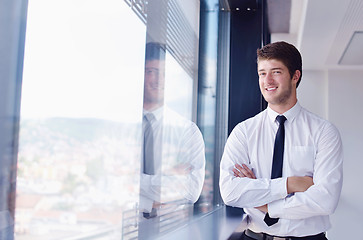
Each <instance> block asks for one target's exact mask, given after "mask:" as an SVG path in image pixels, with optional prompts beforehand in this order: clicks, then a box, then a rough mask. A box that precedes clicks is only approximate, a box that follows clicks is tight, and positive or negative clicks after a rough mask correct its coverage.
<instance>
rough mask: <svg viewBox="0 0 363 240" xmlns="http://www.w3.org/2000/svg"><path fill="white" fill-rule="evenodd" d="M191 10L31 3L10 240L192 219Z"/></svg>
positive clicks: (194, 37) (198, 144)
mask: <svg viewBox="0 0 363 240" xmlns="http://www.w3.org/2000/svg"><path fill="white" fill-rule="evenodd" d="M198 43H199V1H197V0H188V1H184V0H169V1H143V0H141V1H134V0H125V1H122V0H102V1H101V0H31V1H29V7H28V20H27V32H26V45H25V60H24V75H23V89H22V100H21V121H20V134H19V153H18V173H17V192H16V211H15V220H16V222H15V236H16V239H24V240H25V239H31V240H36V239H47V240H51V239H137V238H139V239H143V238H146V236H148V237H150V236H157V235H160V234H163V233H166V232H168V231H169V230H172V229H175V227H177V226H180V225H181V223H184V222H185V221H187V220H188V219H189V217H191V216H193V215H194V214H195V212H200V211H195V207H196V204H197V203H198V202H202V203H203V204H205V205H208V199H209V200H210V201H211V198H210V197H207V200H205V199H204V200H203V201H198V199H200V198H201V196H210V194H211V191H212V190H211V189H212V184H213V183H212V179H210V178H211V176H209V179H208V181H205V143H204V139H203V136H202V134H201V132H200V130H199V128H198V127H197V125H196V124H195V123H194V122H196V117H197V94H198V90H197V87H198V74H197V73H198V67H197V66H198V46H199V45H198Z"/></svg>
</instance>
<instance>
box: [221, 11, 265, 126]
mask: <svg viewBox="0 0 363 240" xmlns="http://www.w3.org/2000/svg"><path fill="white" fill-rule="evenodd" d="M262 32H263V27H262V10H261V7H258V8H257V9H249V10H248V9H246V8H243V9H240V10H239V11H236V10H235V11H232V13H231V53H230V56H231V59H230V60H231V62H230V63H231V64H230V92H229V121H228V133H230V132H231V131H232V129H233V128H234V127H235V126H236V125H237V124H238V123H239V122H241V121H243V120H246V119H248V118H250V117H253V116H254V115H256V114H257V113H259V112H260V111H261V110H262V106H263V103H262V98H261V94H260V90H259V85H258V75H257V63H256V50H257V49H258V48H260V47H261V41H262Z"/></svg>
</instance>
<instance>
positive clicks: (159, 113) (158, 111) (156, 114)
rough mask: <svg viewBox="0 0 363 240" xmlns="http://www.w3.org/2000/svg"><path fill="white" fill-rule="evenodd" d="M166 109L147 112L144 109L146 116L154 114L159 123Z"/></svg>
mask: <svg viewBox="0 0 363 240" xmlns="http://www.w3.org/2000/svg"><path fill="white" fill-rule="evenodd" d="M163 112H164V107H159V108H157V109H155V110H154V111H151V112H150V111H147V110H145V109H144V115H146V114H148V113H152V114H153V115H154V117H155V119H156V121H159V120H160V119H161V118H162V117H163Z"/></svg>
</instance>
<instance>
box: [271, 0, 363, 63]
mask: <svg viewBox="0 0 363 240" xmlns="http://www.w3.org/2000/svg"><path fill="white" fill-rule="evenodd" d="M271 2H275V3H274V5H278V4H280V7H279V6H274V8H276V9H277V10H278V11H277V10H275V11H272V12H270V11H269V18H270V19H274V18H283V17H284V16H283V17H281V16H282V13H281V10H282V9H284V8H286V1H276V0H268V4H271ZM288 2H289V1H288ZM287 14H290V19H289V22H290V24H289V25H290V28H289V31H288V32H286V31H285V32H284V31H282V30H274V28H273V26H272V27H271V26H270V29H271V30H272V36H271V41H279V40H284V41H287V42H291V43H293V44H295V45H296V46H297V47H298V48H299V49H300V51H301V53H302V55H303V65H304V69H315V70H321V69H363V1H361V0H319V1H316V0H291V9H290V12H289V13H287ZM285 17H286V14H285ZM285 21H286V20H285ZM275 27H276V26H275Z"/></svg>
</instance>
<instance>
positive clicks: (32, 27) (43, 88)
mask: <svg viewBox="0 0 363 240" xmlns="http://www.w3.org/2000/svg"><path fill="white" fill-rule="evenodd" d="M145 39H146V26H145V24H144V23H143V22H142V21H141V20H140V19H139V18H138V17H137V16H136V14H135V13H134V12H133V11H132V10H131V8H130V7H129V6H128V5H127V4H126V3H125V1H120V0H103V1H99V0H62V1H59V0H30V1H29V6H28V20H27V32H26V42H25V56H24V73H23V86H22V102H21V117H22V118H49V117H71V118H101V119H109V120H115V121H122V122H137V121H141V116H142V99H143V81H144V72H143V69H144V56H145ZM168 59H169V60H168V62H167V66H166V68H167V73H166V77H167V80H166V96H165V98H166V99H167V101H170V102H174V103H175V102H176V101H179V100H180V104H173V105H174V106H177V108H178V109H176V110H177V111H179V112H180V113H181V114H182V115H184V116H186V117H188V118H191V100H190V101H189V102H188V101H183V99H184V100H185V99H191V94H192V86H193V84H192V79H190V78H189V77H188V75H187V74H186V73H185V72H184V71H183V70H182V69H181V68H180V66H179V65H178V64H177V63H176V62H175V60H174V59H173V58H172V57H170V56H169V57H168ZM168 75H170V76H171V77H170V79H172V81H171V80H170V81H168Z"/></svg>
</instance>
